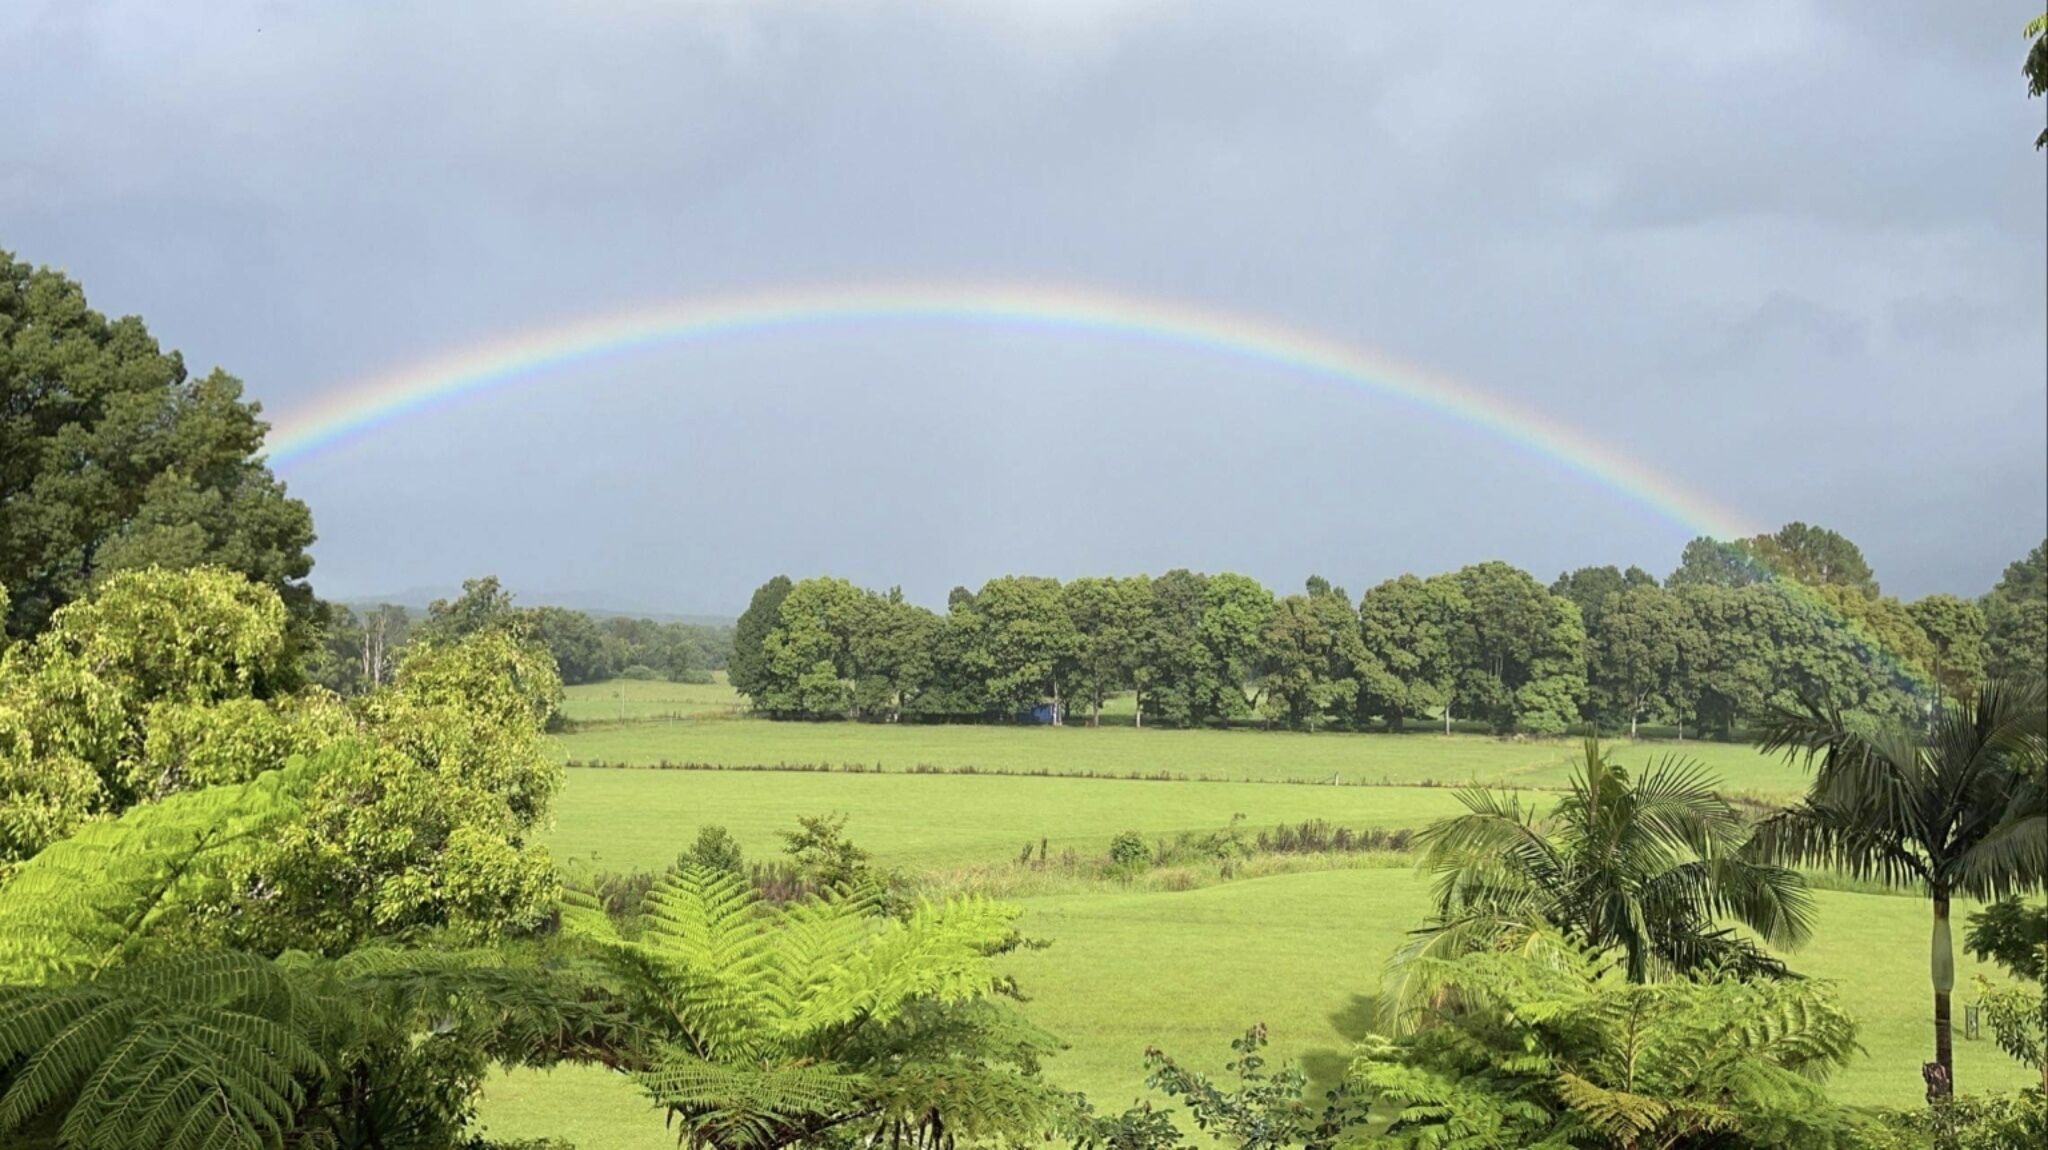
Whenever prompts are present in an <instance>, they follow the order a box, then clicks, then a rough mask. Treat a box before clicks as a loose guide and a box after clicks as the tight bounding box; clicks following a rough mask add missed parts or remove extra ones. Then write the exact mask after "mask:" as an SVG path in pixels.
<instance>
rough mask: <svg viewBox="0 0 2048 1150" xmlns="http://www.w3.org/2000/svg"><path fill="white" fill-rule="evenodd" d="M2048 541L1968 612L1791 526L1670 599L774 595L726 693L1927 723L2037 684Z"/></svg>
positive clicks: (1190, 717)
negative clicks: (2005, 685) (1904, 586)
mask: <svg viewBox="0 0 2048 1150" xmlns="http://www.w3.org/2000/svg"><path fill="white" fill-rule="evenodd" d="M2044 652H2048V542H2044V544H2043V546H2041V547H2036V548H2034V550H2033V551H2032V552H2030V553H2029V554H2028V555H2026V556H2025V557H2023V558H2021V559H2018V560H2016V561H2015V562H2013V563H2012V564H2011V565H2010V566H2009V567H2008V568H2007V569H2006V571H2005V573H2004V576H2003V577H2002V578H2001V579H2000V580H1999V582H1998V584H1997V586H1996V587H1994V588H1993V589H1992V590H1991V591H1990V592H1988V593H1987V594H1985V595H1983V596H1981V597H1980V598H1978V599H1975V600H1971V599H1964V598H1961V597H1958V596H1955V595H1949V594H1934V595H1928V596H1925V597H1923V598H1920V599H1916V600H1913V601H1911V602H1904V601H1901V600H1899V599H1897V598H1894V597H1891V596H1886V595H1884V594H1883V593H1882V592H1881V590H1880V588H1879V585H1878V583H1877V580H1876V578H1875V577H1874V575H1873V574H1872V572H1871V569H1870V566H1869V564H1868V563H1867V562H1866V561H1865V560H1864V557H1863V554H1862V551H1861V549H1860V548H1858V547H1857V546H1856V545H1855V544H1854V543H1853V542H1851V541H1850V540H1848V539H1847V538H1845V537H1843V536H1842V535H1840V534H1839V533H1837V532H1834V531H1830V530H1828V529H1826V528H1822V527H1815V526H1811V525H1808V524H1804V523H1792V524H1788V525H1786V526H1785V527H1784V528H1782V529H1780V530H1779V531H1776V532H1774V533H1771V534H1767V535H1759V536H1756V537H1754V538H1750V539H1741V540H1732V541H1722V540H1715V539H1710V538H1701V539H1697V540H1694V541H1693V542H1692V543H1690V544H1688V545H1687V547H1686V548H1685V551H1684V553H1683V555H1682V557H1681V559H1680V562H1679V565H1678V567H1677V569H1676V570H1674V571H1672V572H1671V574H1670V575H1669V576H1667V577H1666V578H1665V579H1663V580H1661V581H1660V580H1658V579H1657V578H1655V577H1654V576H1652V575H1650V574H1649V573H1648V572H1646V571H1644V570H1642V569H1641V568H1639V567H1630V568H1628V569H1627V570H1625V571H1624V570H1619V569H1617V568H1615V567H1611V566H1606V567H1582V568H1579V569H1578V570H1575V571H1570V572H1567V573H1565V574H1562V575H1560V576H1559V577H1558V578H1557V579H1556V580H1555V581H1554V582H1552V583H1551V584H1550V585H1548V586H1545V585H1544V584H1542V583H1541V582H1539V581H1538V580H1537V579H1536V578H1535V577H1533V576H1532V575H1530V574H1529V573H1528V572H1526V571H1522V570H1520V569H1518V568H1515V567H1513V566H1511V565H1509V564H1507V563H1502V562H1486V563H1478V564H1474V565H1471V566H1468V567H1463V568H1460V569H1459V570H1457V571H1452V572H1448V573H1445V574H1441V575H1434V576H1428V577H1418V576H1415V575H1402V576H1400V577H1398V578H1395V579H1390V580H1387V581H1386V582H1383V583H1380V584H1379V585H1377V586H1374V587H1372V588H1371V589H1369V590H1367V591H1366V592H1365V593H1364V594H1363V595H1362V596H1360V597H1359V599H1358V600H1357V602H1356V603H1354V602H1353V601H1352V599H1351V597H1350V596H1349V595H1348V594H1347V593H1346V592H1345V590H1344V588H1342V587H1339V586H1336V585H1334V584H1332V583H1331V582H1329V581H1328V580H1326V579H1323V578H1321V577H1311V578H1310V579H1308V580H1307V582H1306V584H1305V585H1304V587H1303V590H1302V591H1301V592H1299V593H1295V594H1289V595H1276V594H1274V593H1273V592H1272V591H1271V590H1269V589H1268V588H1266V587H1264V586H1263V585H1261V584H1260V583H1259V582H1258V581H1257V580H1254V579H1252V578H1250V577H1248V576H1245V575H1240V574H1235V573H1229V572H1225V573H1221V574H1213V575H1211V574H1202V573H1199V572H1193V571H1187V570H1174V571H1169V572H1167V573H1166V574H1164V575H1161V576H1158V577H1156V578H1155V577H1148V576H1144V575H1137V576H1129V577H1085V578H1079V579H1074V580H1070V581H1068V582H1065V583H1062V582H1060V581H1058V580H1056V579H1051V578H1045V577H1039V576H1004V577H1001V578H997V579H991V580H989V581H988V582H987V583H985V584H983V585H982V587H981V588H980V589H979V590H969V589H967V588H965V587H957V588H955V589H954V590H953V592H952V593H951V595H950V596H948V599H947V606H946V610H945V611H944V612H943V613H940V612H936V611H932V610H930V609H928V608H925V607H922V606H919V605H917V604H914V603H911V602H909V601H908V600H906V599H905V598H904V596H903V594H902V592H901V590H900V589H895V588H892V589H890V590H888V591H875V590H869V589H864V588H861V587H857V586H855V585H854V584H852V583H850V582H848V581H846V580H844V579H837V578H830V577H814V578H808V579H803V580H799V581H794V582H793V581H791V580H790V579H789V578H788V577H787V576H780V575H778V576H776V577H775V578H773V579H771V580H769V581H768V582H767V583H765V584H763V585H762V586H761V587H760V588H759V589H758V590H756V591H755V593H754V595H753V599H752V601H751V602H750V603H749V605H748V607H747V610H746V612H745V613H744V614H743V615H742V616H741V617H740V619H739V622H738V625H737V626H736V628H735V630H734V634H733V650H732V656H731V666H730V674H731V680H732V683H733V686H734V687H735V688H736V689H737V690H739V691H740V692H741V693H742V694H744V695H746V696H747V698H748V699H749V700H750V701H751V703H752V705H753V707H754V709H755V710H756V711H757V712H759V713H762V714H765V715H768V716H771V717H777V718H800V719H825V718H851V719H859V720H866V721H874V722H896V721H902V720H926V721H938V720H977V721H988V720H1006V719H1011V718H1014V717H1017V716H1019V715H1023V714H1027V713H1034V712H1035V713H1036V714H1038V715H1040V716H1043V717H1044V718H1045V719H1046V720H1047V721H1052V722H1060V721H1063V719H1064V716H1065V715H1067V714H1068V713H1073V714H1080V715H1086V716H1087V718H1088V721H1089V722H1091V723H1094V722H1099V721H1100V715H1101V713H1102V708H1103V704H1104V702H1105V700H1107V699H1109V698H1111V697H1112V696H1118V695H1128V696H1130V698H1131V700H1132V702H1133V705H1134V707H1135V712H1136V715H1135V719H1134V721H1135V722H1136V723H1137V724H1138V725H1140V726H1143V725H1145V724H1148V723H1159V724H1166V725H1171V726H1180V727H1189V726H1204V725H1217V724H1228V723H1245V722H1259V723H1266V724H1271V725H1276V726H1285V727H1291V728H1298V729H1311V730H1312V729H1317V728H1327V727H1343V728H1351V729H1367V728H1388V729H1395V730H1399V729H1401V728H1403V727H1405V726H1409V725H1411V724H1416V723H1422V722H1441V723H1443V724H1444V725H1445V728H1446V729H1449V728H1450V725H1451V724H1452V723H1453V722H1454V721H1456V720H1470V721H1477V722H1480V723H1483V724H1485V725H1487V726H1488V727H1490V728H1491V729H1493V730H1496V731H1499V732H1503V733H1505V732H1530V733H1538V734H1556V733H1561V732H1564V731H1567V730H1570V729H1574V728H1577V727H1579V726H1582V725H1584V724H1588V723H1591V724H1596V725H1598V726H1600V727H1602V728H1604V729H1608V730H1626V731H1629V732H1630V733H1632V734H1633V733H1635V732H1637V731H1638V730H1639V728H1640V726H1641V725H1642V724H1645V723H1650V724H1659V725H1665V726H1669V727H1674V728H1676V729H1677V731H1678V733H1679V735H1680V736H1681V737H1683V736H1684V735H1686V734H1689V733H1693V732H1698V733H1701V734H1706V735H1713V736H1720V737H1727V736H1729V735H1731V734H1733V733H1734V732H1735V731H1736V730H1738V729H1739V728H1740V727H1741V726H1742V725H1743V724H1744V723H1745V722H1746V721H1748V720H1749V719H1751V718H1753V717H1755V716H1759V715H1762V714H1764V713H1766V712H1767V711H1769V710H1771V709H1773V708H1784V707H1791V706H1799V705H1806V704H1813V705H1819V706H1824V707H1828V708H1833V709H1838V710H1842V711H1851V712H1860V713H1863V714H1866V715H1871V716H1875V717H1880V718H1889V719H1898V718H1905V717H1908V716H1912V715H1917V714H1924V713H1925V712H1926V710H1927V708H1928V707H1929V706H1930V705H1931V703H1932V701H1933V700H1934V699H1935V698H1937V697H1943V696H1946V697H1951V698H1952V697H1959V696H1962V695H1965V694H1968V693H1969V692H1970V691H1972V690H1974V689H1975V688H1976V686H1977V685H1978V684H1980V683H1982V682H1984V681H1985V680H1986V679H1987V678H1996V677H2008V676H2020V675H2025V674H2029V673H2031V674H2040V673H2042V670H2043V660H2044Z"/></svg>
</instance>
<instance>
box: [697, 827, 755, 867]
mask: <svg viewBox="0 0 2048 1150" xmlns="http://www.w3.org/2000/svg"><path fill="white" fill-rule="evenodd" d="M683 859H684V860H685V861H688V862H693V863H696V864H697V865H698V866H701V867H709V868H710V869H712V870H717V871H725V872H727V873H730V874H739V873H740V872H741V870H742V869H743V868H744V867H745V865H746V860H745V856H743V855H742V854H741V853H740V842H739V840H738V839H736V838H734V837H732V832H731V831H728V830H726V829H725V828H724V827H722V826H718V825H717V824H715V823H714V824H712V825H710V826H706V827H700V828H698V830H697V841H696V842H695V843H693V844H691V846H690V849H689V850H687V851H685V852H683Z"/></svg>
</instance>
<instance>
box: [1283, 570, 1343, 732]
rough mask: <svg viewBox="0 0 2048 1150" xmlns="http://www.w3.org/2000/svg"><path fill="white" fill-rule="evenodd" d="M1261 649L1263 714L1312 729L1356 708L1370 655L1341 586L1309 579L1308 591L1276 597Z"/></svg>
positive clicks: (1289, 723) (1341, 718) (1337, 719)
mask: <svg viewBox="0 0 2048 1150" xmlns="http://www.w3.org/2000/svg"><path fill="white" fill-rule="evenodd" d="M1260 649H1261V653H1260V679H1261V681H1262V682H1263V683H1264V685H1265V696H1266V697H1265V702H1264V704H1263V706H1262V708H1261V709H1262V710H1263V711H1264V712H1265V714H1266V715H1267V717H1268V718H1271V719H1274V720H1277V721H1279V722H1281V723H1284V724H1286V725H1288V726H1290V727H1305V728H1308V729H1310V730H1313V729H1314V728H1315V727H1316V726H1317V725H1319V724H1322V723H1327V722H1331V721H1340V722H1341V721H1343V720H1345V719H1348V718H1350V717H1351V716H1352V715H1353V714H1354V713H1355V712H1356V711H1357V709H1358V685H1359V680H1360V678H1361V677H1362V675H1363V674H1364V673H1365V672H1366V670H1367V669H1368V664H1369V663H1370V657H1369V656H1368V655H1367V654H1366V651H1365V642H1364V640H1363V639H1362V638H1361V637H1360V635H1359V628H1358V614H1357V612H1355V611H1353V610H1352V609H1351V600H1350V597H1349V596H1347V595H1346V594H1345V593H1344V590H1343V588H1341V587H1332V586H1330V585H1329V584H1328V583H1327V582H1324V581H1323V580H1321V579H1311V580H1310V581H1309V593H1308V594H1306V595H1289V596H1286V597H1285V598H1282V599H1280V600H1279V601H1277V602H1276V603H1275V604H1274V609H1273V613H1272V616H1271V617H1270V618H1269V619H1268V620H1267V622H1266V629H1265V633H1264V634H1263V635H1262V636H1261V637H1260Z"/></svg>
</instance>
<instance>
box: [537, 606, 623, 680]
mask: <svg viewBox="0 0 2048 1150" xmlns="http://www.w3.org/2000/svg"><path fill="white" fill-rule="evenodd" d="M526 615H527V619H528V625H529V626H530V627H531V628H532V635H533V639H534V641H535V642H537V643H539V644H540V645H541V646H543V647H546V648H547V650H548V654H550V655H552V656H553V657H554V660H555V669H556V671H557V672H559V673H560V674H561V676H562V682H563V683H565V684H576V683H595V682H599V681H601V680H604V679H609V678H611V677H613V676H614V675H617V674H618V673H619V668H620V667H621V666H623V664H620V663H618V662H616V661H615V660H616V652H615V649H614V648H613V647H612V646H611V645H609V644H607V643H606V642H605V636H604V632H602V631H600V630H598V627H597V624H596V623H595V622H593V621H592V620H591V618H590V616H588V615H585V614H584V613H583V612H581V611H571V610H569V609H568V608H566V607H534V608H531V609H530V610H528V611H527V612H526Z"/></svg>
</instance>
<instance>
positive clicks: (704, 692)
mask: <svg viewBox="0 0 2048 1150" xmlns="http://www.w3.org/2000/svg"><path fill="white" fill-rule="evenodd" d="M743 701H744V700H742V699H741V698H740V696H739V693H738V692H736V691H734V690H733V689H732V685H731V684H730V683H727V682H726V681H725V672H724V671H713V672H712V673H711V682H709V683H671V682H668V681H667V680H664V679H612V680H609V681H607V682H603V683H578V684H577V685H575V686H573V687H567V688H564V689H563V691H562V717H563V718H565V719H569V720H571V721H573V722H578V723H616V722H646V721H648V720H653V719H667V718H670V717H672V716H684V717H692V716H698V715H714V714H722V713H727V712H732V711H737V710H738V709H739V708H740V705H741V703H742V702H743Z"/></svg>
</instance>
